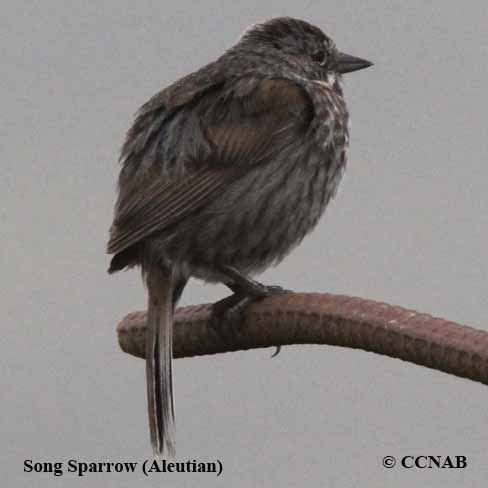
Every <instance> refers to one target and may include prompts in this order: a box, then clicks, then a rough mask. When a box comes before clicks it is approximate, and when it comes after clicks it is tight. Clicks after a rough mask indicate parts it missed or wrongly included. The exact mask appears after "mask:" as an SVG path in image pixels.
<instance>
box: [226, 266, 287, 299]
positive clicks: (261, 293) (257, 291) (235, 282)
mask: <svg viewBox="0 0 488 488" xmlns="http://www.w3.org/2000/svg"><path fill="white" fill-rule="evenodd" d="M220 271H221V272H222V273H223V274H224V275H225V276H226V277H227V278H228V281H226V282H225V284H226V285H227V286H228V287H229V288H230V289H231V290H232V291H233V292H234V293H242V294H245V295H247V296H250V297H254V298H256V299H259V298H264V297H267V296H270V295H276V294H281V293H290V290H285V289H284V288H282V287H281V286H269V285H263V284H262V283H259V281H255V280H253V279H252V278H249V277H248V276H246V275H245V274H243V273H241V272H240V271H239V270H237V269H235V268H232V267H231V266H223V267H222V268H220Z"/></svg>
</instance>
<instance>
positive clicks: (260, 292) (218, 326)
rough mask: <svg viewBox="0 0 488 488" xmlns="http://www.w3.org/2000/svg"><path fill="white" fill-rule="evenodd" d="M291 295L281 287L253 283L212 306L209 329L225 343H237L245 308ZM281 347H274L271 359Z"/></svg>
mask: <svg viewBox="0 0 488 488" xmlns="http://www.w3.org/2000/svg"><path fill="white" fill-rule="evenodd" d="M284 293H291V291H290V290H286V289H284V288H282V287H281V286H267V285H263V284H261V283H258V282H253V283H252V287H249V288H248V289H246V290H239V291H237V290H236V292H235V293H234V294H233V295H230V296H228V297H226V298H224V299H222V300H219V301H218V302H216V303H214V304H213V305H212V311H211V315H210V323H209V325H210V327H211V328H212V329H213V330H214V331H215V332H216V333H217V334H218V335H219V336H220V337H222V339H223V340H225V341H227V342H233V343H235V342H237V341H238V339H239V336H240V333H241V331H242V326H243V325H244V319H245V312H246V309H247V307H248V306H249V305H250V304H252V303H254V302H257V301H259V300H262V299H263V298H266V297H268V296H271V295H281V294H284ZM280 350H281V346H276V351H275V353H274V354H273V355H272V356H271V357H276V356H277V355H278V354H279V352H280Z"/></svg>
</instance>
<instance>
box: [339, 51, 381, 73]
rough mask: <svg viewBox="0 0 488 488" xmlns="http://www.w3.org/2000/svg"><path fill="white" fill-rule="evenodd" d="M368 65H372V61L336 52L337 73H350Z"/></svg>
mask: <svg viewBox="0 0 488 488" xmlns="http://www.w3.org/2000/svg"><path fill="white" fill-rule="evenodd" d="M370 66H373V63H372V62H371V61H367V60H366V59H361V58H356V57H355V56H351V55H350V54H345V53H337V54H336V69H337V71H338V72H339V73H352V72H353V71H358V70H360V69H364V68H369V67H370Z"/></svg>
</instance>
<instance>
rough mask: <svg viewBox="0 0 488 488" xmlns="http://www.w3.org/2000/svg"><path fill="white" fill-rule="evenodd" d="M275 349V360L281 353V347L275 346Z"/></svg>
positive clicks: (272, 355) (272, 356)
mask: <svg viewBox="0 0 488 488" xmlns="http://www.w3.org/2000/svg"><path fill="white" fill-rule="evenodd" d="M275 347H276V351H275V352H274V353H273V354H271V359H272V358H275V357H276V356H278V354H279V353H280V351H281V346H275Z"/></svg>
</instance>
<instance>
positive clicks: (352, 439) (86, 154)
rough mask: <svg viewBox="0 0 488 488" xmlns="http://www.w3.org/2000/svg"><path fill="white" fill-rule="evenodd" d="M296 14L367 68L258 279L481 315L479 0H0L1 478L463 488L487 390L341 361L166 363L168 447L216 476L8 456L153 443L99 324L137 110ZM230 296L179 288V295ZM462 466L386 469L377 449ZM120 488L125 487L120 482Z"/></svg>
mask: <svg viewBox="0 0 488 488" xmlns="http://www.w3.org/2000/svg"><path fill="white" fill-rule="evenodd" d="M277 15H292V16H297V17H301V18H304V19H306V20H309V21H312V22H314V23H315V24H317V25H319V26H320V27H322V28H323V29H324V30H325V31H326V32H327V33H329V34H330V35H331V36H332V37H334V38H335V40H336V41H337V44H338V45H339V46H340V47H341V48H342V49H344V50H346V51H350V52H351V53H352V54H356V55H359V56H364V57H366V58H369V59H371V60H373V61H374V62H375V63H376V65H375V67H374V68H373V69H370V70H367V71H364V72H361V73H357V74H353V75H350V76H349V77H348V78H347V80H346V96H347V100H348V103H349V107H350V111H351V113H352V147H351V153H350V164H349V168H348V172H347V176H346V178H345V181H344V182H343V185H342V187H341V190H340V191H339V194H338V196H337V198H336V200H335V201H334V202H333V204H332V205H331V207H330V208H329V209H328V212H327V213H326V216H325V218H323V219H322V221H321V223H320V225H319V227H318V229H317V230H316V231H315V232H314V233H313V234H312V235H311V236H310V237H309V238H308V239H306V240H305V242H304V243H303V244H302V245H301V247H299V248H298V249H297V250H296V251H295V252H294V253H293V254H292V255H290V256H289V258H288V259H287V260H286V261H285V262H284V263H282V264H281V265H280V266H279V267H278V268H276V269H272V270H269V271H268V272H267V273H266V274H265V275H264V276H263V277H262V278H263V280H264V281H268V282H272V283H280V284H283V285H285V286H286V287H289V288H293V289H294V290H297V291H329V292H334V293H344V294H351V295H358V296H363V297H369V298H373V299H378V300H383V301H387V302H390V303H395V304H400V305H403V306H406V307H412V308H416V309H418V310H421V311H425V312H429V313H432V314H434V315H440V316H444V317H447V318H450V319H452V320H455V321H460V322H463V323H468V324H471V325H473V326H477V327H480V328H483V327H484V328H486V327H487V325H488V306H487V299H486V289H487V285H488V273H487V271H488V264H487V261H486V241H487V235H488V234H487V224H488V212H487V208H488V196H487V192H486V186H487V185H486V180H487V177H488V169H487V156H488V142H487V138H486V135H487V134H486V120H487V110H486V109H487V100H488V97H487V95H486V87H487V86H488V68H487V66H488V63H487V55H488V42H487V41H488V34H487V29H486V25H487V20H488V18H487V17H488V15H487V11H486V2H484V1H469V2H464V3H463V2H457V1H440V0H439V1H432V2H424V1H410V2H404V1H386V0H384V1H380V0H376V1H369V2H363V1H359V0H357V1H353V0H340V1H333V0H330V1H309V2H298V1H288V2H277V1H276V2H273V1H263V0H260V1H246V2H240V3H238V2H234V3H230V2H228V1H220V2H219V1H207V2H199V3H198V2H190V1H186V0H178V1H175V2H171V3H170V2H164V1H162V0H158V1H140V2H133V1H114V0H112V1H100V2H62V1H46V0H45V1H35V2H34V1H29V2H22V1H20V2H13V1H12V2H5V1H3V2H2V5H1V15H0V33H1V34H0V35H1V43H0V50H1V51H0V56H1V57H0V65H1V70H2V73H1V76H0V86H1V89H0V97H1V100H0V107H1V116H0V124H1V125H0V135H1V144H0V158H1V159H0V161H1V163H0V164H1V170H0V171H1V178H0V194H1V195H2V204H1V206H0V217H1V235H2V240H1V248H2V249H1V256H0V259H1V263H0V270H1V276H2V286H1V292H0V293H1V310H2V313H3V320H2V341H1V351H0V352H1V354H0V361H1V363H2V364H1V371H2V375H1V385H0V387H1V390H0V391H1V392H2V415H1V417H0V427H1V437H0V438H1V465H2V472H1V476H2V484H3V485H4V486H11V487H17V486H27V485H30V486H61V485H62V486H66V485H73V486H81V485H82V484H84V486H87V485H86V484H87V483H88V486H104V487H112V486H113V487H115V486H129V482H133V481H136V480H139V481H141V482H143V483H145V485H147V486H170V484H171V486H176V487H180V486H196V485H198V486H202V487H205V486H212V487H213V486H235V487H254V486H266V487H267V486H297V484H298V483H302V484H303V485H304V486H327V487H341V488H344V487H356V486H368V487H375V488H378V487H383V486H385V487H387V486H388V487H391V486H395V487H410V486H412V484H416V485H418V486H429V487H441V486H442V487H457V486H460V485H461V484H462V486H463V487H466V488H470V487H479V486H482V485H484V482H483V481H482V480H485V481H486V479H487V477H488V454H487V452H486V447H487V445H488V407H487V405H488V390H487V388H486V386H483V385H480V384H476V383H473V382H470V381H467V380H462V379H458V378H454V377H450V376H448V375H445V374H442V373H438V372H434V371H430V370H427V369H424V368H421V367H418V366H414V365H409V364H406V363H403V362H400V361H396V360H392V359H389V358H384V357H377V356H374V355H372V354H367V353H363V352H358V351H349V350H344V349H337V348H330V347H313V346H301V347H288V348H285V349H284V350H283V351H282V353H281V355H280V356H279V357H278V358H277V359H273V360H271V359H269V356H270V354H271V352H272V350H271V349H269V350H258V351H251V352H242V353H235V354H227V355H221V356H216V357H208V358H198V359H184V360H178V361H177V362H176V365H175V369H176V372H175V375H176V394H177V428H178V439H177V441H178V458H179V459H180V460H185V459H194V458H196V459H200V460H212V459H214V458H219V459H221V460H222V462H223V464H224V474H223V476H221V477H220V478H218V479H215V478H214V477H213V476H212V475H173V476H169V475H159V476H158V475H154V476H153V477H152V478H151V479H146V478H143V476H142V475H141V474H139V473H138V474H135V475H124V474H118V475H117V474H98V475H91V476H90V477H89V478H84V479H83V480H81V481H80V479H77V478H75V477H73V476H72V475H70V474H68V475H65V476H63V477H61V478H54V477H53V476H52V475H49V474H24V473H23V472H22V470H23V460H24V459H25V458H32V459H34V460H36V461H47V460H49V461H66V460H68V459H70V458H75V459H79V460H85V461H87V460H88V461H90V460H94V461H130V460H138V461H140V460H143V459H144V458H146V457H147V456H149V455H150V448H149V443H148V433H147V426H146V413H145V408H146V405H145V402H146V399H145V384H144V363H143V361H141V360H137V359H134V358H131V357H129V356H126V355H124V354H123V353H122V352H121V351H120V350H119V349H118V346H117V342H116V336H115V325H116V323H117V321H118V320H119V319H120V318H121V317H122V316H124V315H125V314H126V313H127V312H129V311H132V310H134V309H141V308H144V307H145V294H144V290H143V287H142V286H141V282H140V276H139V273H138V272H136V271H133V272H127V273H121V274H118V275H117V276H115V277H110V278H109V277H108V276H107V275H106V274H105V269H106V267H107V264H108V260H107V257H106V256H105V255H104V246H105V241H106V238H107V229H108V226H109V224H110V221H111V217H112V206H113V202H114V197H115V178H116V175H117V172H118V164H117V155H118V149H119V147H120V144H121V142H122V139H123V136H124V133H125V130H126V129H127V128H128V126H129V124H130V121H131V117H132V114H133V112H134V111H135V110H136V109H137V108H138V106H139V105H140V104H142V103H143V102H144V101H145V100H146V99H147V98H148V97H149V96H151V95H152V94H153V93H154V92H156V91H157V90H159V89H160V88H161V87H163V86H165V85H167V84H168V83H170V82H171V81H173V80H175V79H177V78H178V77H180V76H182V75H184V74H186V73H187V72H189V71H191V70H193V69H195V68H197V67H198V66H199V65H201V64H203V63H205V62H208V61H210V60H212V59H214V58H215V57H216V56H217V55H219V54H220V53H221V52H222V51H223V50H224V49H225V48H226V47H227V46H229V45H230V44H232V43H233V42H234V41H235V40H236V39H237V38H238V36H239V34H240V33H241V32H242V30H243V29H244V28H245V27H246V26H247V25H249V24H251V23H254V22H256V21H258V20H262V19H264V18H268V17H270V16H277ZM224 293H225V291H224V288H222V287H219V286H202V285H201V284H200V283H196V282H193V283H192V284H191V286H190V287H189V288H188V289H187V291H186V293H185V295H184V299H183V303H187V304H188V303H198V302H201V301H209V300H216V299H218V298H219V297H221V296H223V294H224ZM407 454H413V455H422V454H432V455H447V454H449V455H456V454H462V455H466V456H468V459H469V467H468V468H467V469H465V470H464V471H455V470H430V471H429V470H423V471H421V470H417V471H414V470H401V469H399V468H395V469H392V470H389V471H388V470H385V469H384V468H382V466H381V459H382V457H383V456H386V455H394V456H403V455H407ZM132 486H134V485H132Z"/></svg>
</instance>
